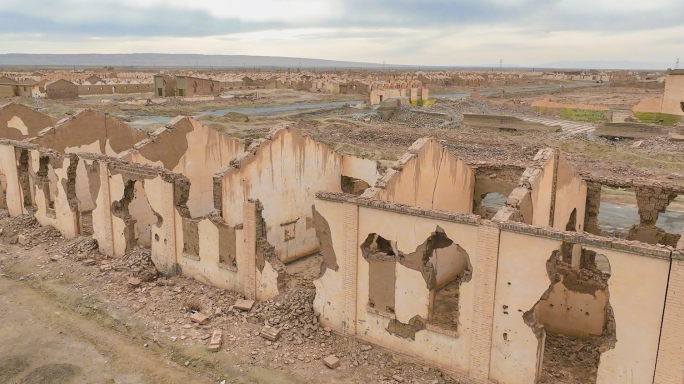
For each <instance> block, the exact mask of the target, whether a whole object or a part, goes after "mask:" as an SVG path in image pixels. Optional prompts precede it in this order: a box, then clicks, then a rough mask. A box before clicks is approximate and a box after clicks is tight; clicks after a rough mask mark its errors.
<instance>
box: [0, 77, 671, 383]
mask: <svg viewBox="0 0 684 384" xmlns="http://www.w3.org/2000/svg"><path fill="white" fill-rule="evenodd" d="M186 85H187V83H186ZM155 86H156V85H155ZM198 86H199V85H198ZM204 86H205V85H202V87H204ZM190 88H192V86H191V87H190ZM186 89H187V88H186ZM0 138H1V139H0V180H1V181H2V183H1V185H2V196H1V199H0V204H1V205H2V207H3V208H5V209H7V210H8V211H9V214H10V215H12V216H19V215H25V214H31V215H35V217H36V219H37V220H38V221H39V222H40V224H41V225H44V226H53V227H54V228H56V229H57V230H59V232H60V233H61V234H62V235H63V236H65V237H68V238H71V237H75V236H79V235H80V236H90V237H92V238H94V239H95V240H97V243H98V246H99V249H100V252H102V253H104V254H106V255H110V256H112V257H120V256H123V255H124V254H126V252H128V251H130V250H131V249H132V248H133V247H146V248H149V249H150V252H151V255H152V260H153V262H154V264H155V266H156V268H157V269H158V270H159V271H160V272H161V273H162V274H165V275H172V274H182V275H184V276H187V277H190V278H193V279H196V280H198V281H200V282H203V283H205V284H209V285H213V286H217V287H221V288H225V289H229V290H233V291H236V292H239V293H241V294H242V295H244V297H245V298H248V299H253V300H269V299H272V298H274V297H276V296H278V295H279V294H281V293H283V292H285V291H286V290H287V289H288V286H289V282H290V281H289V280H290V276H289V275H288V273H287V272H286V269H285V264H286V263H291V262H295V261H297V260H300V259H302V258H304V257H306V256H309V255H312V254H315V253H318V252H320V253H321V255H322V260H323V262H322V265H321V266H320V273H319V275H318V278H316V279H315V280H314V284H315V286H316V297H315V300H314V303H313V305H314V308H315V311H316V313H317V315H318V317H319V321H320V322H321V323H322V324H324V325H326V326H329V327H331V328H332V329H333V330H335V331H336V332H339V333H343V334H347V335H350V336H355V337H358V338H360V339H363V340H366V341H368V342H372V343H375V344H377V345H381V346H383V347H385V348H388V349H390V350H392V351H395V352H397V353H401V354H404V355H407V356H410V357H411V358H413V359H416V360H418V361H422V362H424V363H426V364H430V365H433V366H436V367H439V368H441V369H443V370H445V371H447V372H449V373H450V374H452V375H454V376H455V377H457V378H459V379H460V380H462V381H463V382H467V383H499V384H533V383H536V382H537V381H538V379H539V375H540V373H541V370H542V364H543V361H544V353H545V351H544V345H545V340H546V337H547V334H562V335H568V336H571V337H574V338H578V339H582V340H594V341H596V342H597V343H599V344H600V347H599V351H600V353H601V356H600V363H599V365H598V367H597V379H596V380H597V383H601V384H612V383H636V384H646V383H657V384H666V383H668V384H669V383H672V384H674V383H681V382H682V381H683V380H684V371H683V370H682V369H681V367H682V366H683V364H684V351H683V350H682V347H681V339H680V337H681V334H682V332H683V331H684V325H682V322H681V318H682V316H684V306H682V303H684V239H682V234H681V233H667V232H666V231H665V230H663V229H661V228H659V227H658V217H659V215H660V214H661V213H662V212H664V211H665V210H666V209H667V207H668V205H669V204H670V203H671V202H672V201H673V200H674V198H676V197H677V196H678V195H684V185H680V184H677V183H674V182H667V181H654V180H646V179H623V178H620V177H605V176H599V175H592V174H587V173H584V172H579V171H577V170H575V169H574V168H573V166H572V164H571V162H570V161H568V159H566V157H565V156H564V154H563V153H562V152H561V151H559V150H557V149H552V148H547V149H543V150H541V151H539V152H538V153H537V155H536V156H535V158H534V160H533V161H531V162H530V163H529V164H527V165H526V166H521V165H520V164H502V163H492V162H487V161H481V162H477V163H469V162H466V161H463V160H462V159H460V158H458V157H457V156H455V155H454V154H453V153H451V152H450V151H448V150H447V149H446V148H445V146H444V145H442V143H440V142H439V141H437V140H434V139H431V138H423V139H419V140H418V141H416V142H415V143H414V144H413V145H412V146H411V147H410V148H408V150H407V152H406V153H405V154H404V155H403V156H402V157H401V158H400V159H399V160H398V161H396V162H386V161H374V160H369V159H364V158H360V157H356V156H351V155H348V154H343V153H339V152H336V151H335V150H333V149H331V148H330V147H329V146H328V145H326V144H324V143H321V142H317V141H316V140H314V139H312V138H310V137H308V136H306V135H304V134H302V133H301V132H300V131H298V130H297V129H296V128H295V127H293V126H289V125H282V126H277V127H274V129H273V130H272V131H271V132H270V133H269V134H268V136H266V137H264V138H261V139H256V140H254V141H253V142H251V143H250V144H249V145H246V143H245V142H243V141H242V140H239V139H236V138H234V137H230V136H228V135H225V134H223V133H220V132H217V131H215V130H213V129H211V128H209V127H207V126H205V125H203V124H202V123H200V122H198V121H196V120H194V119H193V118H191V117H184V116H179V117H177V118H176V119H174V120H172V121H171V122H169V123H168V124H167V125H166V126H165V127H163V128H160V129H158V130H157V131H155V132H153V133H151V134H147V133H145V132H144V131H141V130H138V129H136V128H133V127H131V126H129V125H128V124H126V123H125V122H122V121H119V120H117V119H115V118H113V117H111V116H109V115H106V114H103V113H101V112H98V111H95V110H83V111H81V112H79V113H77V114H76V115H74V116H72V117H69V118H66V119H62V120H59V121H58V120H57V119H55V118H53V117H51V116H48V115H44V114H42V113H40V112H38V111H36V110H34V109H31V108H29V107H26V106H24V105H21V104H7V105H5V106H2V107H0ZM602 187H614V188H627V189H631V190H633V191H634V192H635V193H636V197H637V204H638V212H639V216H640V221H639V223H637V224H635V225H634V226H633V227H632V228H631V229H630V230H629V233H628V234H627V235H626V238H624V239H623V238H616V237H610V236H606V233H604V231H603V230H602V229H601V226H600V224H599V222H598V219H597V217H598V213H599V211H600V205H601V204H600V202H601V191H602ZM491 195H500V196H502V197H503V199H504V200H503V201H504V203H503V205H502V206H500V207H495V208H493V207H492V206H491V205H489V204H488V203H487V201H488V199H489V197H491Z"/></svg>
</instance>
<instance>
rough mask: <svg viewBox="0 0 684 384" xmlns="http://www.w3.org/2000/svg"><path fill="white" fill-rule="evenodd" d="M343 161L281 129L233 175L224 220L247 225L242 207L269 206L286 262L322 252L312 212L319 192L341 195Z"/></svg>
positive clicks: (226, 182) (270, 234)
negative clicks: (254, 202) (246, 204)
mask: <svg viewBox="0 0 684 384" xmlns="http://www.w3.org/2000/svg"><path fill="white" fill-rule="evenodd" d="M341 162H342V161H341V156H340V155H339V154H337V153H336V152H334V151H333V150H331V149H330V148H329V147H327V146H326V145H324V144H321V143H318V142H316V141H314V140H312V139H310V138H308V137H305V136H303V135H302V134H301V133H299V132H297V131H295V130H292V129H287V128H285V129H281V130H279V131H277V132H276V133H274V134H273V136H272V137H271V139H270V140H266V141H265V142H263V143H262V144H261V145H260V146H259V147H258V148H257V149H256V151H255V153H253V154H251V153H250V154H248V155H246V156H245V157H244V158H242V159H241V162H240V165H239V168H231V169H230V170H228V171H227V172H226V173H225V175H224V177H223V181H222V189H223V191H222V198H223V212H222V216H223V219H224V220H225V221H226V223H227V224H228V225H236V224H239V223H241V222H242V203H243V202H244V201H247V199H255V200H256V199H258V200H260V201H261V203H262V204H263V207H264V210H263V217H264V220H265V221H266V232H267V239H268V242H269V243H270V244H271V245H273V246H274V247H275V248H276V251H277V252H278V254H279V255H280V257H281V260H282V261H284V262H287V261H291V260H295V259H297V258H299V257H302V256H305V255H308V254H311V253H313V252H316V251H317V250H318V242H317V240H316V231H315V229H314V228H313V213H312V210H311V206H312V205H313V202H314V195H315V193H316V192H318V191H321V190H324V191H332V192H340V191H341V172H340V167H341Z"/></svg>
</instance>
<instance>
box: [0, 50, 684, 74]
mask: <svg viewBox="0 0 684 384" xmlns="http://www.w3.org/2000/svg"><path fill="white" fill-rule="evenodd" d="M0 66H39V67H73V66H77V67H106V66H113V67H129V66H133V67H137V68H142V67H148V68H153V67H156V68H211V67H216V68H261V69H287V68H292V69H294V68H307V69H311V68H321V69H323V68H325V69H332V68H338V69H349V68H364V69H382V68H387V69H389V68H397V69H406V70H409V69H411V70H415V69H418V68H422V69H427V70H436V69H451V68H457V69H464V68H483V69H484V68H487V69H489V68H494V69H496V68H498V67H499V64H495V65H456V66H434V65H432V66H431V65H425V66H420V67H419V66H417V65H397V64H378V63H365V62H355V61H336V60H322V59H307V58H297V57H278V56H245V55H197V54H168V53H117V54H96V53H84V54H29V53H6V54H0ZM673 67H674V62H673V63H658V62H635V61H557V62H552V63H546V64H540V65H536V66H520V65H515V64H507V65H506V66H504V69H532V68H540V69H541V68H546V69H630V70H636V69H641V70H665V69H668V68H673Z"/></svg>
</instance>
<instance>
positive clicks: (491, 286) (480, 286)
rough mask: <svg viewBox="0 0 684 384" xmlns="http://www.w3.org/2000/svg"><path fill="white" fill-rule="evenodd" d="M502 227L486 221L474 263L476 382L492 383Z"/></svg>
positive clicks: (472, 372)
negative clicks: (493, 331)
mask: <svg viewBox="0 0 684 384" xmlns="http://www.w3.org/2000/svg"><path fill="white" fill-rule="evenodd" d="M500 233H501V231H500V230H499V227H498V226H497V225H496V224H495V223H492V222H487V221H485V222H483V223H482V224H480V227H479V229H478V232H477V254H476V255H475V260H474V263H473V280H474V282H475V300H474V302H473V318H474V319H477V321H474V322H473V328H472V336H471V340H470V368H469V375H470V378H471V379H472V380H473V382H474V383H488V382H489V364H490V361H491V352H492V328H493V326H494V293H495V290H496V273H497V268H498V263H499V235H500Z"/></svg>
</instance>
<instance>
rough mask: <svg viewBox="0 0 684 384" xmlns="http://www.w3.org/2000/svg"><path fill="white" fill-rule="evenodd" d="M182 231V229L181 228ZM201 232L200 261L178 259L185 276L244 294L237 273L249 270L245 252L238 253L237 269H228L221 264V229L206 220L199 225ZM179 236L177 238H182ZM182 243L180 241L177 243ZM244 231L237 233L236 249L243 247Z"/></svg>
mask: <svg viewBox="0 0 684 384" xmlns="http://www.w3.org/2000/svg"><path fill="white" fill-rule="evenodd" d="M181 230H182V227H181ZM198 232H199V260H197V259H192V258H189V257H183V255H182V254H181V255H180V257H178V264H179V265H180V267H181V271H182V272H183V275H184V276H187V277H190V278H193V279H195V280H198V281H200V282H202V283H204V284H208V285H213V286H216V287H219V288H223V289H230V290H232V291H236V292H242V291H243V288H242V279H241V276H240V275H239V274H238V273H237V269H238V268H247V264H246V259H245V257H244V256H245V254H244V252H239V253H237V251H236V255H237V257H236V268H228V267H227V266H223V265H220V263H219V246H220V240H219V227H218V225H217V224H215V223H213V222H212V221H211V220H209V219H207V218H205V219H201V220H200V221H199V223H198ZM181 236H182V233H181V234H177V237H181ZM180 241H182V240H181V239H178V240H177V242H179V244H180ZM243 243H244V241H243V232H242V230H241V229H240V230H236V231H235V244H236V249H238V248H239V249H241V247H242V246H243Z"/></svg>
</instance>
